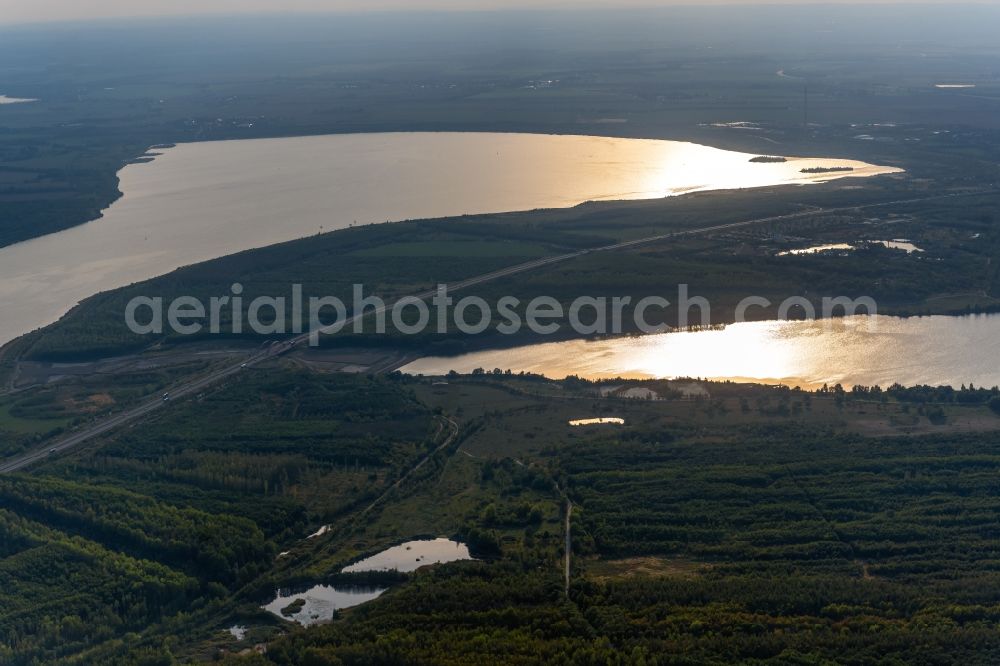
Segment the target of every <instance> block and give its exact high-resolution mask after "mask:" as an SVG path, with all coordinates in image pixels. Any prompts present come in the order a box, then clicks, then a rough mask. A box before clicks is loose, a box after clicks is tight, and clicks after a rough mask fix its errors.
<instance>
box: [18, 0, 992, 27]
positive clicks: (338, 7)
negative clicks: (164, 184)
mask: <svg viewBox="0 0 1000 666" xmlns="http://www.w3.org/2000/svg"><path fill="white" fill-rule="evenodd" d="M865 1H866V0H765V1H764V2H761V0H708V1H707V2H706V0H700V1H695V0H0V23H27V22H34V21H53V20H54V21H60V20H75V19H88V18H107V17H122V16H158V15H178V14H181V15H183V14H228V13H235V12H241V13H247V12H267V11H271V12H273V11H297V12H315V11H345V10H347V11H370V10H388V9H409V10H414V9H500V8H503V9H509V8H535V9H557V8H566V7H573V8H581V7H588V8H589V7H625V6H630V7H662V6H668V5H692V4H695V5H704V4H742V5H746V4H795V5H807V4H863V3H864V2H865ZM875 2H880V3H886V2H890V3H897V4H906V3H913V2H916V0H875ZM924 2H925V3H926V0H924ZM972 2H976V0H972ZM998 2H1000V0H980V3H981V4H997V3H998ZM944 4H950V3H944Z"/></svg>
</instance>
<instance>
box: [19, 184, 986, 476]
mask: <svg viewBox="0 0 1000 666" xmlns="http://www.w3.org/2000/svg"><path fill="white" fill-rule="evenodd" d="M997 192H998V190H985V191H982V190H981V191H969V192H961V193H953V194H943V195H937V196H929V197H921V198H916V199H901V200H897V201H885V202H880V203H874V204H862V205H858V206H842V207H838V208H815V209H810V210H804V211H800V212H797V213H788V214H785V215H777V216H772V217H763V218H754V219H750V220H743V221H740V222H730V223H728V224H718V225H714V226H709V227H699V228H696V229H687V230H682V231H674V232H670V233H665V234H659V235H656V236H648V237H645V238H638V239H635V240H630V241H624V242H621V243H614V244H612V245H605V246H602V247H596V248H589V249H585V250H578V251H575V252H570V253H567V254H561V255H557V256H554V257H546V258H544V259H537V260H534V261H529V262H526V263H523V264H517V265H515V266H510V267H508V268H503V269H500V270H497V271H492V272H490V273H484V274H482V275H477V276H475V277H471V278H468V279H467V280H462V281H460V282H456V283H454V284H450V285H448V290H449V291H457V290H460V289H466V288H468V287H474V286H476V285H480V284H483V283H486V282H492V281H495V280H499V279H501V278H505V277H509V276H512V275H518V274H520V273H527V272H530V271H535V270H538V269H540V268H544V267H546V266H551V265H553V264H559V263H563V262H566V261H569V260H571V259H576V258H577V257H582V256H584V255H587V254H591V253H594V252H614V251H618V250H624V249H629V248H634V247H637V246H640V245H648V244H652V243H657V242H660V241H664V240H669V239H671V238H678V237H682V236H693V235H700V234H708V233H714V232H718V231H726V230H730V229H738V228H741V227H748V226H752V225H758V224H767V223H772V222H782V221H787V220H793V219H796V218H800V217H807V216H813V215H825V214H830V213H838V212H847V211H857V210H864V209H869V208H880V207H886V206H896V205H904V204H911V203H921V202H926V201H933V200H941V199H948V198H955V197H965V196H977V195H983V194H994V193H997ZM436 294H437V290H436V289H435V290H429V291H425V292H422V293H419V294H415V295H414V296H410V297H407V298H418V299H421V300H426V299H428V298H432V297H433V296H434V295H436ZM393 305H394V304H393ZM393 305H389V304H386V305H384V306H382V307H379V308H373V309H370V310H366V311H365V312H363V313H360V314H356V315H353V316H351V317H348V318H347V319H346V320H345V321H344V322H343V323H339V322H338V323H336V324H333V325H331V326H329V327H327V328H325V329H320V333H323V334H330V333H334V332H336V331H337V330H340V329H342V328H347V327H349V326H352V325H353V324H354V322H355V321H357V320H358V319H362V318H365V317H371V316H376V315H381V314H385V313H386V312H388V311H390V310H391V309H392V307H393ZM311 335H312V334H311V333H303V334H301V335H299V336H297V337H295V338H292V339H290V340H287V341H285V342H279V343H274V344H272V345H271V346H270V347H268V348H267V349H266V350H264V351H261V352H259V353H257V354H254V355H253V356H250V357H248V358H246V359H245V360H243V361H241V362H239V363H234V364H232V365H229V366H226V367H224V368H221V369H218V370H215V371H213V372H211V373H210V374H207V375H203V376H201V377H196V378H192V379H190V380H187V381H185V382H182V383H179V384H177V385H175V386H174V387H173V388H171V389H170V393H169V399H168V400H164V399H163V397H156V398H152V399H149V400H147V401H145V402H142V403H141V404H139V405H138V406H136V407H132V408H130V409H127V410H125V411H123V412H121V413H119V414H115V415H113V416H109V417H108V418H106V419H104V420H103V421H100V422H99V423H95V424H93V425H91V426H88V427H85V428H84V429H82V430H80V431H78V432H76V433H73V434H70V435H67V436H66V437H64V438H63V439H61V440H57V441H56V442H54V443H50V444H48V445H46V446H44V447H41V448H39V449H36V450H34V451H31V452H29V453H25V454H22V455H20V456H17V457H14V458H12V459H10V460H7V461H5V462H2V463H0V474H9V473H12V472H17V471H19V470H22V469H24V468H26V467H28V466H30V465H33V464H34V463H36V462H39V461H42V460H45V459H46V458H48V457H50V456H54V455H58V454H60V453H64V452H66V451H69V450H70V449H73V448H76V447H78V446H80V445H81V444H83V443H85V442H87V441H89V440H91V439H93V438H95V437H98V436H100V435H103V434H105V433H107V432H109V431H111V430H114V429H116V428H119V427H121V426H125V425H128V424H130V423H133V422H136V421H139V420H140V419H142V418H144V417H146V416H147V415H149V414H152V413H153V412H156V411H158V410H161V409H165V408H167V407H169V406H170V405H171V404H172V403H173V402H174V401H176V400H177V399H180V398H184V397H186V396H190V395H192V394H197V393H199V392H201V391H202V390H204V389H206V388H208V387H210V386H212V385H214V384H217V383H219V382H221V381H223V380H224V379H228V378H229V377H232V376H233V375H236V374H238V373H240V372H241V371H243V370H245V369H246V368H249V367H253V366H255V365H258V364H259V363H262V362H263V361H266V360H268V359H271V358H274V357H276V356H280V355H282V354H285V353H287V352H288V351H290V350H292V349H295V348H296V347H299V346H301V345H305V344H308V342H309V338H310V337H311Z"/></svg>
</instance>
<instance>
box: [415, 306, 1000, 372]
mask: <svg viewBox="0 0 1000 666" xmlns="http://www.w3.org/2000/svg"><path fill="white" fill-rule="evenodd" d="M476 368H484V369H486V370H493V369H495V368H500V369H502V370H508V369H509V370H513V371H514V372H520V371H525V372H534V373H538V374H543V375H546V376H547V377H551V378H553V379H562V378H563V377H566V376H568V375H577V376H580V377H584V378H587V379H608V378H615V377H622V378H630V379H652V378H665V379H673V378H677V377H699V378H704V379H716V380H732V381H737V382H766V383H781V384H787V385H790V386H801V387H803V388H818V387H820V386H822V385H823V384H829V385H831V386H832V385H834V384H838V383H839V384H843V385H844V386H848V387H850V386H853V385H856V384H860V385H866V386H871V385H875V384H878V385H880V386H883V387H888V386H890V385H892V384H893V383H894V382H899V383H900V384H903V385H907V386H910V385H916V384H930V385H934V386H939V385H950V386H954V387H956V388H957V387H958V386H961V385H962V384H969V383H970V382H971V383H974V384H975V385H976V386H986V387H993V386H996V385H1000V315H978V316H970V317H919V318H910V319H899V318H894V317H882V316H879V317H850V318H845V319H832V320H824V321H811V322H803V321H768V322H755V323H745V324H735V325H732V326H728V327H726V328H725V329H724V330H712V331H700V332H682V333H664V334H659V335H647V336H641V337H630V338H615V339H606V340H597V341H593V342H588V341H584V340H572V341H568V342H550V343H541V344H536V345H528V346H525V347H518V348H515V349H508V350H503V351H486V352H477V353H472V354H466V355H464V356H458V357H453V358H424V359H420V360H418V361H416V362H415V363H411V364H410V365H408V366H406V367H405V368H403V371H404V372H408V373H413V374H424V375H442V374H446V373H447V372H448V371H449V370H455V371H457V372H462V373H468V372H472V371H473V370H474V369H476Z"/></svg>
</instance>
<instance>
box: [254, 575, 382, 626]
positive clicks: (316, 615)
mask: <svg viewBox="0 0 1000 666" xmlns="http://www.w3.org/2000/svg"><path fill="white" fill-rule="evenodd" d="M383 592H385V589H381V588H375V587H360V586H344V587H333V586H331V585H316V586H314V587H312V588H310V589H308V590H306V591H305V592H301V593H298V594H293V593H291V592H288V591H287V590H279V591H278V593H277V596H276V597H275V599H274V601H272V602H271V603H269V604H267V605H265V606H262V608H263V609H264V610H266V611H268V612H270V613H273V614H275V615H277V616H278V617H280V618H284V619H286V620H292V621H294V622H298V623H299V624H301V625H302V626H304V627H308V626H309V625H312V624H317V623H319V622H328V621H330V620H332V619H333V614H334V612H335V611H338V610H341V609H343V608H352V607H354V606H358V605H360V604H363V603H365V602H366V601H371V600H373V599H377V598H378V597H379V596H381V594H382V593H383ZM299 601H301V602H302V603H301V604H300V605H299V606H297V607H295V612H294V613H291V614H290V615H284V614H282V612H281V611H282V610H284V609H286V608H288V607H289V606H291V605H292V604H295V603H296V602H299Z"/></svg>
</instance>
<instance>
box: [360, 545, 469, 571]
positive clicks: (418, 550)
mask: <svg viewBox="0 0 1000 666" xmlns="http://www.w3.org/2000/svg"><path fill="white" fill-rule="evenodd" d="M471 559H473V558H472V555H470V554H469V547H468V546H466V545H465V544H464V543H459V542H457V541H452V540H451V539H433V540H430V541H407V542H406V543H404V544H400V545H398V546H393V547H392V548H387V549H386V550H383V551H382V552H381V553H379V554H377V555H372V556H371V557H369V558H366V559H363V560H361V561H360V562H355V563H354V564H352V565H350V566H348V567H344V570H343V573H364V572H367V571H399V572H400V573H409V572H411V571H416V570H417V569H419V568H420V567H425V566H428V565H430V564H446V563H448V562H458V561H460V560H471Z"/></svg>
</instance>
